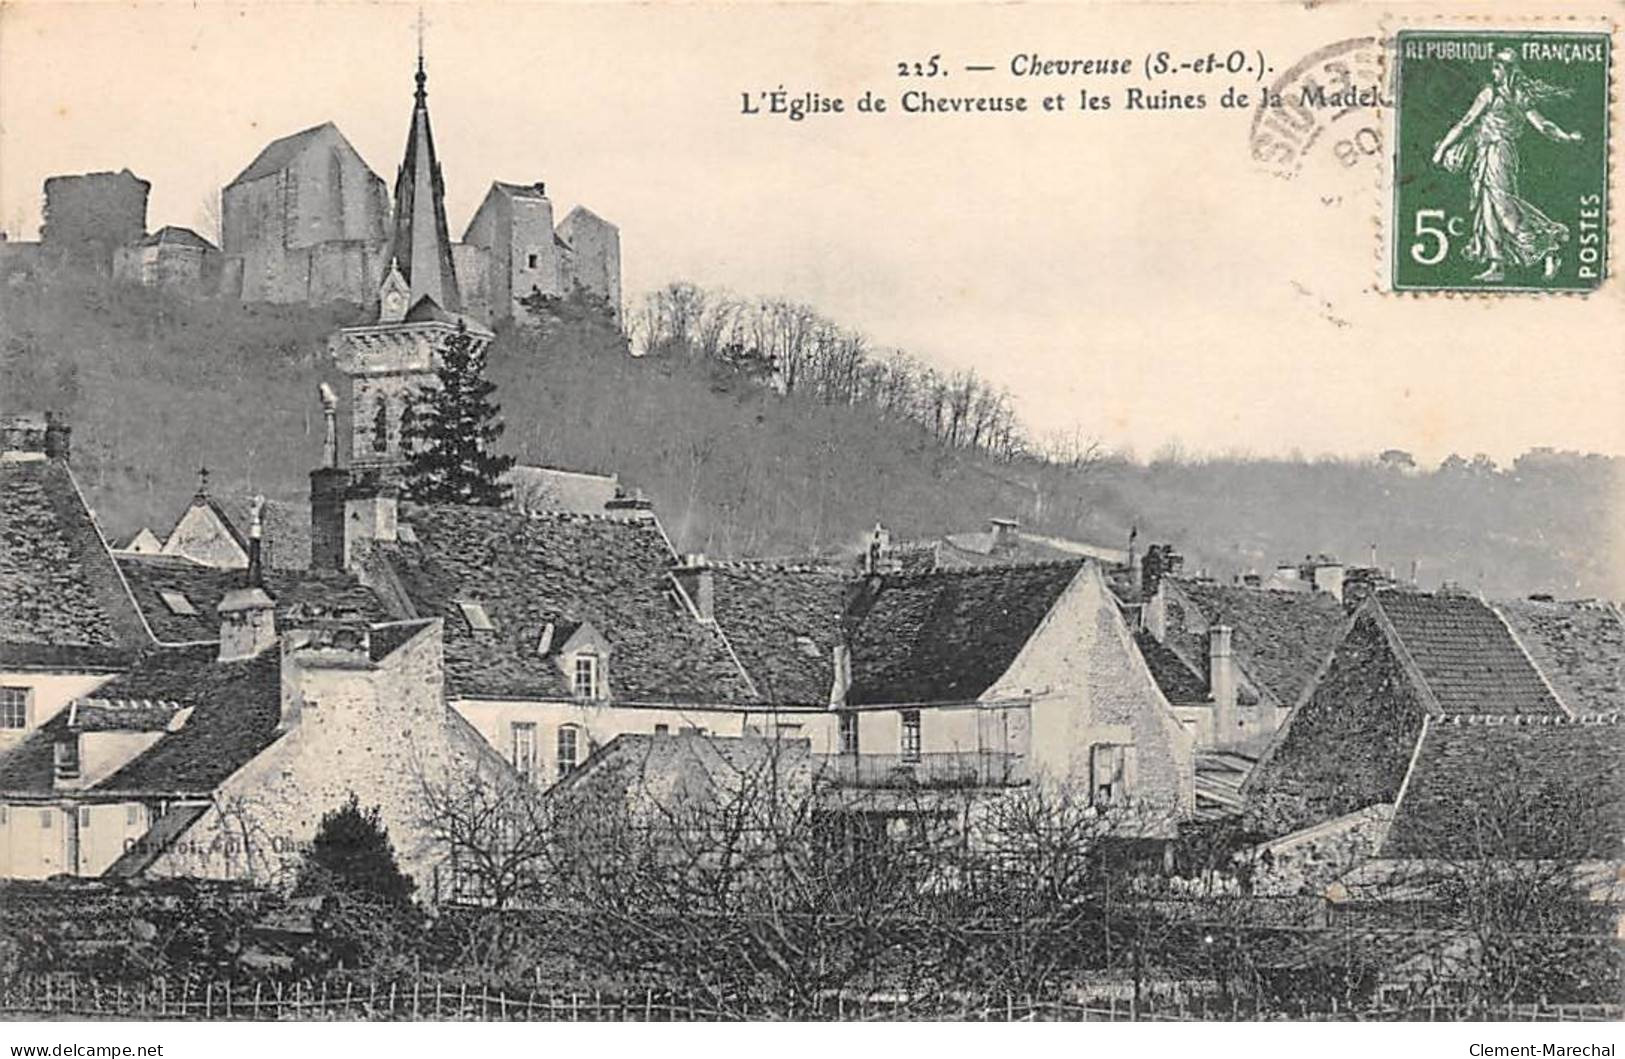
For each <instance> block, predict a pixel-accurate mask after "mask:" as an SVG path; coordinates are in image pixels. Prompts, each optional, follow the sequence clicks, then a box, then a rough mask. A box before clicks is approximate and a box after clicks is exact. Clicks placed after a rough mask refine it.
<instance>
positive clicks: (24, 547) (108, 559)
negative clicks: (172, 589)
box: [0, 415, 153, 752]
mask: <svg viewBox="0 0 1625 1059" xmlns="http://www.w3.org/2000/svg"><path fill="white" fill-rule="evenodd" d="M69 441H70V430H69V427H68V426H67V424H65V423H63V422H61V421H59V420H57V419H56V418H54V417H50V416H40V415H22V416H10V417H7V418H6V419H4V420H3V421H0V752H4V751H5V750H7V749H9V748H11V747H13V746H15V745H16V744H18V743H19V742H21V741H22V740H23V739H24V738H26V737H27V736H28V735H29V733H31V732H34V731H36V730H38V729H39V728H40V726H41V725H44V724H45V723H47V722H48V721H50V720H51V719H52V718H53V717H55V716H56V715H57V714H58V713H59V712H60V711H61V710H63V709H64V708H66V707H67V706H68V704H69V703H71V702H72V701H73V700H74V699H75V698H76V697H78V696H80V695H86V694H89V693H90V692H92V691H94V690H95V689H96V688H97V687H98V686H100V685H101V684H103V683H105V682H106V681H107V680H109V679H110V678H111V677H112V676H113V675H114V674H116V673H118V672H120V671H122V670H124V669H126V668H127V667H128V666H129V664H130V662H131V660H132V658H133V657H134V655H135V654H136V653H137V652H138V651H140V650H142V649H144V648H146V647H148V646H150V645H151V644H152V643H153V637H152V634H151V631H150V630H149V629H147V628H146V626H145V625H144V623H143V622H142V620H141V617H140V614H139V612H138V611H137V610H136V608H135V606H134V605H133V603H132V601H131V599H130V596H129V592H128V590H127V588H126V587H125V585H124V582H123V579H122V578H121V576H120V575H119V571H118V567H117V565H116V564H115V563H114V561H113V557H112V555H111V554H110V552H109V551H108V548H107V543H106V541H105V540H103V538H102V535H101V531H100V529H98V528H97V526H96V522H95V520H94V519H93V518H92V517H91V514H90V510H89V508H88V506H87V505H86V504H85V500H84V494H83V493H82V492H81V491H80V489H79V484H78V482H77V481H76V480H75V479H74V476H73V471H72V470H71V469H70V467H69V465H68V457H69Z"/></svg>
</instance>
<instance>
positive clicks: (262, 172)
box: [226, 121, 342, 187]
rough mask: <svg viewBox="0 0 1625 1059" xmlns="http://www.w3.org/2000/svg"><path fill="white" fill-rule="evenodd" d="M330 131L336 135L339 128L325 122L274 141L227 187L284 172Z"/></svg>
mask: <svg viewBox="0 0 1625 1059" xmlns="http://www.w3.org/2000/svg"><path fill="white" fill-rule="evenodd" d="M328 129H332V130H333V131H334V132H335V133H336V132H338V127H337V126H336V125H334V124H333V123H332V122H331V121H324V122H322V123H321V124H320V125H314V126H312V127H310V128H308V129H304V130H301V131H299V132H296V133H293V134H292V135H290V136H284V137H282V138H281V139H279V140H272V141H271V142H270V143H268V144H266V145H265V148H264V149H263V150H261V151H260V153H259V154H257V155H255V156H254V160H253V161H252V162H250V163H248V168H247V169H244V170H243V171H242V172H241V173H238V174H237V178H236V179H235V180H233V181H232V182H231V183H230V184H227V185H226V186H227V187H234V186H236V185H238V184H246V183H248V182H249V181H251V180H259V179H260V178H261V177H268V176H271V175H272V174H274V173H280V172H282V170H284V169H286V168H287V167H288V166H289V165H290V164H292V162H293V160H294V159H296V158H298V157H299V155H300V153H301V152H303V151H304V150H305V148H307V147H309V146H310V145H311V144H313V143H315V142H316V141H317V140H318V139H320V137H321V135H322V134H323V133H324V132H326V131H327V130H328ZM341 138H342V137H341Z"/></svg>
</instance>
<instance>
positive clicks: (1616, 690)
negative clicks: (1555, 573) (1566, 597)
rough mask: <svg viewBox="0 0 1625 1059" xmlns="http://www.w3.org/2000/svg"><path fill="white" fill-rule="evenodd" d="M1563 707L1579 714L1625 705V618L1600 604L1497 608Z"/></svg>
mask: <svg viewBox="0 0 1625 1059" xmlns="http://www.w3.org/2000/svg"><path fill="white" fill-rule="evenodd" d="M1495 610H1496V613H1498V614H1499V615H1500V616H1501V617H1502V618H1503V619H1504V620H1505V621H1506V623H1507V625H1509V626H1510V627H1511V628H1512V631H1513V633H1514V634H1515V635H1516V636H1517V638H1518V641H1519V643H1521V644H1522V645H1523V647H1524V649H1525V650H1526V651H1528V652H1529V657H1530V658H1532V659H1533V660H1534V662H1535V665H1536V666H1537V667H1539V669H1540V671H1541V672H1542V673H1544V674H1545V675H1546V679H1547V680H1548V681H1550V682H1551V685H1552V688H1553V690H1555V691H1556V692H1557V696H1558V698H1559V699H1561V700H1562V702H1563V704H1564V705H1565V706H1567V707H1568V708H1569V709H1570V710H1572V711H1574V712H1576V713H1592V712H1604V711H1609V710H1617V709H1619V708H1620V707H1621V705H1622V704H1625V616H1622V615H1621V614H1620V610H1619V607H1618V606H1616V605H1615V604H1612V603H1607V602H1603V601H1600V600H1585V601H1571V602H1558V601H1553V600H1517V601H1515V602H1511V603H1497V604H1495Z"/></svg>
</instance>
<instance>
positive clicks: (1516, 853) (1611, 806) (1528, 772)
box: [1382, 714, 1625, 860]
mask: <svg viewBox="0 0 1625 1059" xmlns="http://www.w3.org/2000/svg"><path fill="white" fill-rule="evenodd" d="M1621 761H1625V725H1621V724H1620V723H1619V719H1618V715H1617V714H1616V715H1609V716H1606V717H1603V718H1592V719H1587V720H1582V721H1572V720H1568V719H1564V718H1556V717H1550V716H1546V717H1539V718H1537V717H1528V718H1521V719H1518V720H1511V719H1506V718H1502V717H1498V716H1497V717H1479V718H1472V719H1468V718H1451V719H1447V720H1443V721H1434V722H1431V723H1430V724H1429V725H1428V728H1427V730H1426V732H1424V734H1423V736H1422V745H1421V748H1420V750H1419V751H1418V753H1417V757H1416V764H1415V766H1414V769H1413V771H1412V774H1411V779H1410V782H1409V784H1408V786H1407V787H1406V790H1405V795H1404V797H1403V798H1402V799H1401V800H1400V803H1399V807H1398V811H1397V812H1396V814H1395V816H1394V822H1393V826H1392V827H1391V828H1390V829H1389V832H1388V837H1387V840H1386V842H1385V843H1384V845H1383V849H1382V855H1383V856H1384V857H1427V858H1444V859H1451V858H1459V857H1464V856H1465V857H1478V856H1484V855H1486V854H1491V855H1504V856H1512V857H1517V858H1534V859H1543V860H1546V859H1549V860H1578V859H1593V858H1595V859H1607V860H1617V859H1619V858H1620V856H1621V855H1622V854H1625V773H1622V772H1621V770H1620V762H1621Z"/></svg>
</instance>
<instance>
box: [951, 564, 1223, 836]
mask: <svg viewBox="0 0 1625 1059" xmlns="http://www.w3.org/2000/svg"><path fill="white" fill-rule="evenodd" d="M983 697H984V698H986V699H1002V698H1011V699H1014V698H1023V697H1030V698H1031V699H1032V702H1033V705H1032V737H1031V738H1032V759H1033V765H1034V768H1035V770H1037V771H1038V772H1039V774H1041V775H1042V776H1044V777H1046V778H1047V779H1049V780H1050V781H1053V782H1060V783H1066V784H1069V785H1074V786H1078V787H1087V785H1088V784H1089V781H1090V766H1091V762H1092V760H1093V751H1094V749H1095V748H1096V747H1097V746H1101V745H1132V746H1133V747H1134V748H1135V751H1136V759H1137V770H1136V776H1135V783H1134V789H1133V791H1132V792H1131V796H1132V797H1133V799H1134V800H1135V801H1137V802H1140V803H1142V804H1143V805H1145V806H1146V807H1147V808H1149V809H1151V810H1152V811H1153V812H1160V813H1163V814H1166V815H1167V816H1169V817H1182V816H1187V815H1189V814H1190V813H1191V812H1193V811H1194V809H1195V805H1196V791H1195V783H1196V779H1195V762H1194V756H1193V750H1192V739H1191V735H1190V733H1189V732H1187V731H1186V730H1185V729H1184V727H1183V726H1182V725H1181V724H1180V722H1179V719H1178V717H1176V716H1175V715H1174V712H1173V708H1172V707H1171V706H1169V704H1168V701H1167V699H1166V698H1164V697H1163V694H1162V692H1161V691H1160V690H1158V688H1157V685H1156V682H1155V681H1154V680H1153V679H1152V677H1151V674H1150V671H1149V670H1147V669H1146V667H1145V663H1144V661H1143V660H1142V659H1141V658H1140V656H1139V653H1138V652H1137V651H1136V650H1135V648H1134V645H1133V641H1132V638H1131V636H1130V634H1129V631H1128V627H1127V626H1126V625H1125V624H1124V623H1123V619H1122V616H1121V615H1120V614H1119V613H1118V611H1117V607H1116V604H1115V603H1113V602H1112V600H1111V597H1110V594H1109V593H1108V591H1107V590H1106V587H1105V584H1104V582H1102V580H1101V578H1100V575H1099V573H1098V571H1097V570H1096V569H1095V567H1093V566H1092V565H1091V566H1087V567H1085V568H1084V570H1083V571H1082V572H1081V573H1080V574H1079V576H1078V578H1077V579H1076V580H1074V582H1073V583H1072V585H1071V586H1069V587H1068V588H1067V590H1066V591H1065V592H1064V593H1063V594H1062V596H1061V598H1060V600H1059V601H1057V603H1056V605H1055V607H1054V609H1053V610H1052V611H1051V612H1050V614H1049V616H1048V617H1047V618H1046V619H1045V620H1044V623H1043V625H1042V626H1040V628H1039V630H1038V632H1037V633H1036V634H1035V635H1034V636H1033V638H1032V639H1031V640H1030V641H1029V642H1028V643H1027V646H1026V647H1024V648H1023V649H1022V651H1021V654H1020V655H1018V656H1017V658H1016V661H1015V662H1014V663H1013V664H1012V666H1011V667H1010V670H1009V672H1007V673H1006V674H1005V675H1004V676H1003V677H1001V678H1000V679H999V681H998V682H996V683H995V685H994V686H993V687H992V688H991V689H989V691H988V692H987V693H986V694H985V695H984V696H983Z"/></svg>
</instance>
